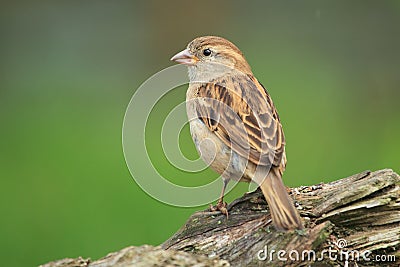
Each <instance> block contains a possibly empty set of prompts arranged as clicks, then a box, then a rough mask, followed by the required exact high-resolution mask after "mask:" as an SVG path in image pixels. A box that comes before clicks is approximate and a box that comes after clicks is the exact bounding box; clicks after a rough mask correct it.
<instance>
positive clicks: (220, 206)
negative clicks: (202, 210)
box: [210, 201, 229, 219]
mask: <svg viewBox="0 0 400 267" xmlns="http://www.w3.org/2000/svg"><path fill="white" fill-rule="evenodd" d="M227 206H228V204H227V203H226V202H224V201H218V203H217V205H215V206H213V205H212V204H210V210H211V211H220V212H221V213H222V214H224V215H226V218H227V219H228V216H229V214H228V209H227V208H226V207H227Z"/></svg>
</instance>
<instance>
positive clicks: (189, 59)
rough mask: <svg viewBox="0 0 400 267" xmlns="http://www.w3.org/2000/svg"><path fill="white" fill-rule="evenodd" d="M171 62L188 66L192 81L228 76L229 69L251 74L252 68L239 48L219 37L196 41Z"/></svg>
mask: <svg viewBox="0 0 400 267" xmlns="http://www.w3.org/2000/svg"><path fill="white" fill-rule="evenodd" d="M171 60H172V61H175V62H178V63H180V64H185V65H188V67H189V77H190V79H191V80H194V79H203V78H209V77H210V76H219V75H218V74H221V75H222V74H226V72H227V70H228V69H229V70H235V71H239V72H242V73H245V74H251V69H250V66H249V64H248V63H247V61H246V59H245V58H244V56H243V53H242V52H241V51H240V50H239V48H237V47H236V46H235V45H234V44H233V43H231V42H229V41H228V40H226V39H224V38H222V37H217V36H203V37H198V38H196V39H194V40H193V41H191V42H190V43H189V44H188V46H187V48H186V49H185V50H183V51H181V52H179V53H178V54H176V55H175V56H173V57H172V58H171ZM203 76H206V77H203Z"/></svg>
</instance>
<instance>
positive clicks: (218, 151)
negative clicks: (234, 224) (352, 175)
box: [171, 36, 304, 231]
mask: <svg viewBox="0 0 400 267" xmlns="http://www.w3.org/2000/svg"><path fill="white" fill-rule="evenodd" d="M171 60H172V61H174V62H177V63H179V64H184V65H187V67H188V76H189V87H188V89H187V92H186V111H187V115H188V119H189V125H190V133H191V136H192V139H193V141H194V144H195V146H196V149H197V151H198V153H199V154H200V157H201V158H202V160H204V161H205V162H206V163H207V164H208V165H209V166H210V167H211V169H213V170H214V171H215V172H217V173H219V174H220V175H221V177H222V180H223V187H222V191H221V195H220V197H219V199H218V202H217V204H216V206H215V207H213V206H211V210H213V211H216V210H219V211H221V212H222V213H223V214H225V215H226V216H227V217H228V210H227V204H226V202H224V200H223V198H224V194H225V189H226V186H227V184H228V183H229V181H231V180H235V181H244V182H255V183H257V184H258V186H259V187H260V188H261V191H262V192H263V195H264V197H265V199H266V201H267V203H268V206H269V209H270V214H271V218H272V223H273V225H274V226H275V228H276V229H277V230H280V231H290V230H296V229H303V228H304V227H303V224H302V220H301V218H300V215H299V213H298V211H297V209H296V208H295V206H294V204H293V201H292V199H291V198H290V196H289V195H288V193H287V189H286V187H285V185H284V184H283V181H282V175H283V172H284V171H285V168H286V162H287V159H286V152H285V144H286V142H285V136H284V133H283V129H282V124H281V121H280V118H279V115H278V112H277V109H276V108H275V106H274V103H273V102H272V99H271V96H270V94H269V93H268V91H267V90H266V89H265V87H264V86H263V85H262V84H261V83H260V82H259V81H258V80H257V79H256V78H255V76H254V75H253V72H252V70H251V67H250V65H249V64H248V62H247V61H246V59H245V57H244V55H243V53H242V52H241V51H240V50H239V48H238V47H237V46H236V45H234V44H233V43H232V42H230V41H228V40H226V39H225V38H222V37H218V36H202V37H197V38H195V39H194V40H192V41H191V42H189V44H188V45H187V47H186V49H184V50H183V51H181V52H179V53H177V54H176V55H174V56H173V57H172V58H171Z"/></svg>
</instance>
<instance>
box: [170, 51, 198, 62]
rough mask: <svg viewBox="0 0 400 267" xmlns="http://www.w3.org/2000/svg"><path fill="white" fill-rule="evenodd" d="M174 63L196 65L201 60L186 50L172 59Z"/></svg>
mask: <svg viewBox="0 0 400 267" xmlns="http://www.w3.org/2000/svg"><path fill="white" fill-rule="evenodd" d="M171 60H172V61H175V62H178V63H180V64H185V65H194V64H196V63H197V61H199V58H198V57H196V56H195V55H193V54H192V53H190V51H189V49H185V50H183V51H181V52H179V53H178V54H176V55H175V56H173V57H172V58H171Z"/></svg>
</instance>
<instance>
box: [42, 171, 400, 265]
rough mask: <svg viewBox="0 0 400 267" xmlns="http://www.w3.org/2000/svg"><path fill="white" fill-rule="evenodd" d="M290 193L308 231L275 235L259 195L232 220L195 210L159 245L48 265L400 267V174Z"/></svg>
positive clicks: (238, 204)
mask: <svg viewBox="0 0 400 267" xmlns="http://www.w3.org/2000/svg"><path fill="white" fill-rule="evenodd" d="M290 191H291V196H292V197H293V199H294V200H295V203H296V207H297V208H298V210H299V211H300V214H301V216H302V217H303V219H304V221H305V226H306V229H305V230H302V231H293V232H289V233H284V232H279V231H276V230H275V229H274V227H273V225H272V222H271V216H270V213H269V210H268V206H267V204H266V201H265V199H264V197H263V195H262V193H261V192H260V191H259V190H256V191H255V192H252V193H249V194H245V195H244V196H243V197H241V198H239V199H237V200H235V201H233V202H232V203H231V204H229V205H228V209H229V218H228V219H227V218H226V217H225V216H224V215H222V214H220V213H219V212H210V211H201V212H196V213H194V214H193V215H192V216H191V217H190V218H189V220H188V221H187V222H186V224H185V225H184V226H182V228H181V229H180V230H179V231H178V232H177V233H176V234H174V235H173V236H172V237H171V238H170V239H168V240H167V241H166V242H164V243H163V244H162V245H161V247H156V248H154V247H150V246H144V247H137V248H134V247H129V248H126V249H123V250H121V251H119V252H115V253H113V254H110V255H108V256H106V257H105V258H102V259H100V260H97V261H94V262H92V263H89V262H87V265H68V264H64V263H63V264H61V265H55V264H57V263H60V262H52V263H49V264H46V265H44V266H46V267H47V266H96V267H98V266H104V267H105V266H168V265H170V266H193V265H195V266H228V265H229V264H230V265H231V266H266V265H268V266H309V265H312V266H399V263H400V177H399V175H398V174H396V173H394V172H393V171H392V170H389V169H385V170H380V171H376V172H369V171H366V172H363V173H360V174H356V175H353V176H351V177H348V178H344V179H341V180H338V181H335V182H332V183H327V184H323V183H321V184H318V185H314V186H301V187H298V188H293V189H291V190H290ZM132 251H134V252H132ZM137 251H142V252H141V253H139V252H137ZM157 255H158V256H157ZM160 255H161V256H160ZM176 258H186V260H188V261H187V262H186V263H185V262H183V261H181V262H180V263H177V262H175V263H173V260H175V259H176ZM79 260H80V262H82V261H83V260H82V259H79ZM62 261H65V260H62ZM173 264H177V265H173ZM196 264H198V265H196Z"/></svg>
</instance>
